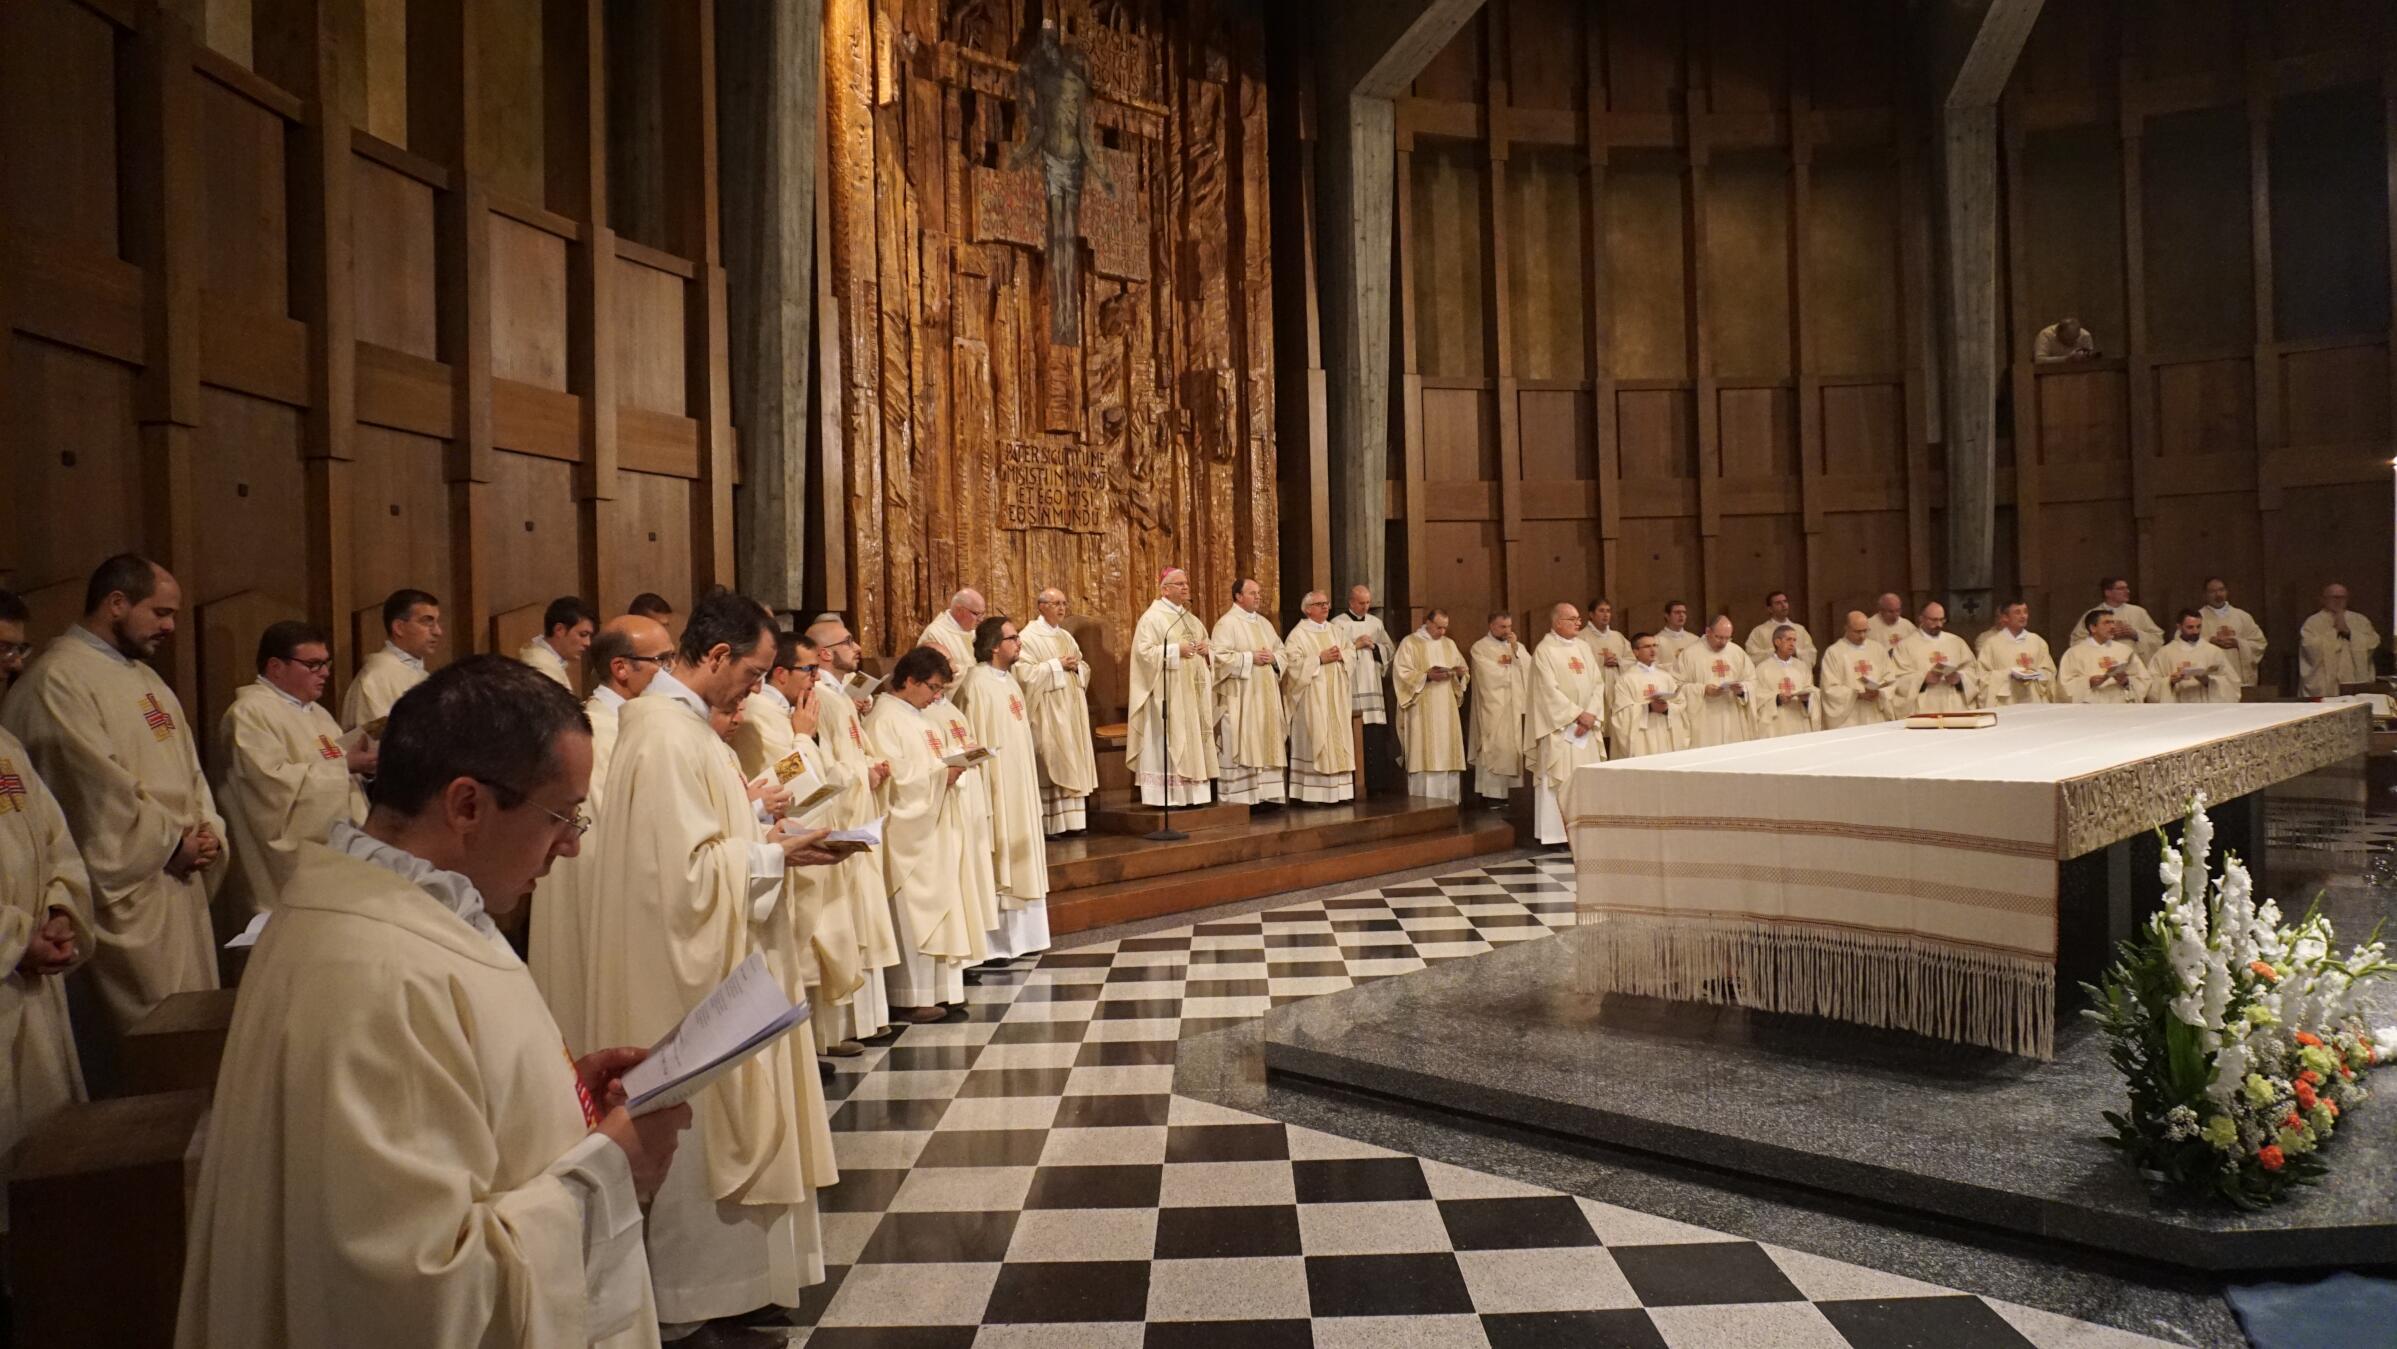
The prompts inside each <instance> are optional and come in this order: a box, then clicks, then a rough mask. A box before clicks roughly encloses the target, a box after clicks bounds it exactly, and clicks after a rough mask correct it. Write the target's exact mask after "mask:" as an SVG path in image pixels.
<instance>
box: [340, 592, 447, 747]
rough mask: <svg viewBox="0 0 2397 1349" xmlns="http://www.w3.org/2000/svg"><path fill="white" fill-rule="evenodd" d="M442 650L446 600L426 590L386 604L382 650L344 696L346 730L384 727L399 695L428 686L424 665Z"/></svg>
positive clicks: (401, 595)
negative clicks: (421, 686)
mask: <svg viewBox="0 0 2397 1349" xmlns="http://www.w3.org/2000/svg"><path fill="white" fill-rule="evenodd" d="M440 648H441V601H439V600H437V599H434V598H433V597H432V596H431V595H429V594H427V593H426V592H424V591H422V590H408V589H401V590H394V591H392V592H391V594H390V595H388V596H386V597H385V598H384V600H383V649H382V650H380V651H377V652H375V653H374V654H373V655H370V656H368V657H367V658H366V661H365V663H364V664H362V665H360V666H359V667H358V673H357V674H356V675H355V676H353V677H352V678H351V679H350V687H349V691H348V692H347V693H344V694H343V695H342V696H341V728H342V729H343V730H345V731H355V730H357V729H358V728H359V727H361V726H375V725H379V724H380V723H381V722H382V720H383V718H385V717H388V716H390V715H391V707H392V704H394V703H397V702H398V701H399V700H400V695H401V694H403V693H406V692H407V691H408V690H410V689H412V688H415V687H416V686H417V685H418V684H420V683H423V682H424V675H425V662H426V661H428V660H431V659H432V658H433V653H434V652H435V651H438V650H439V649H440Z"/></svg>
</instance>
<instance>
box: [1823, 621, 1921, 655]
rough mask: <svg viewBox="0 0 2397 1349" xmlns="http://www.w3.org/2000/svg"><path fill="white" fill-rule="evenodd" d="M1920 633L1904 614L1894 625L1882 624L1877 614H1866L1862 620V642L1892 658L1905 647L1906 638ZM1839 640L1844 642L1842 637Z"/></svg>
mask: <svg viewBox="0 0 2397 1349" xmlns="http://www.w3.org/2000/svg"><path fill="white" fill-rule="evenodd" d="M1921 631H1922V629H1920V628H1918V627H1916V626H1914V620H1913V619H1911V618H1908V617H1906V616H1905V615H1904V614H1900V615H1898V621H1897V622H1895V623H1884V622H1882V621H1881V615H1880V614H1879V613H1872V614H1868V615H1866V616H1865V620H1864V640H1865V641H1866V642H1867V643H1869V644H1871V645H1873V646H1877V647H1880V648H1881V649H1882V650H1883V651H1886V652H1888V653H1889V654H1890V655H1892V656H1894V655H1896V654H1898V650H1899V648H1901V647H1903V646H1905V645H1906V640H1907V639H1908V638H1910V637H1912V636H1914V635H1915V634H1916V633H1918V632H1921ZM1841 640H1842V641H1845V640H1846V638H1844V637H1843V638H1841Z"/></svg>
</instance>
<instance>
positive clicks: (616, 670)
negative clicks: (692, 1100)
mask: <svg viewBox="0 0 2397 1349" xmlns="http://www.w3.org/2000/svg"><path fill="white" fill-rule="evenodd" d="M583 663H584V664H585V665H586V666H588V667H589V670H590V676H591V696H590V697H588V698H585V699H584V700H583V719H584V720H586V721H588V722H590V723H591V785H590V787H589V789H588V790H587V791H586V792H585V793H584V796H583V814H584V816H585V817H586V818H596V817H597V816H598V815H599V807H600V803H601V802H602V801H603V800H605V799H606V795H607V780H608V763H609V761H610V760H611V759H612V758H613V757H614V756H615V752H616V728H617V713H618V712H620V711H621V710H622V709H623V707H624V704H625V703H626V702H627V701H628V700H630V699H633V698H638V697H640V696H641V692H642V690H644V689H646V688H648V687H649V681H650V680H651V678H653V677H654V676H655V675H656V674H657V672H658V671H660V670H663V669H665V668H667V667H668V666H670V665H672V664H673V663H674V639H673V638H672V637H670V636H668V635H666V630H665V628H663V627H661V626H659V625H658V624H657V623H656V622H655V621H654V620H651V619H647V618H640V617H636V616H634V615H631V614H626V615H624V616H623V617H621V618H612V619H609V620H608V623H607V626H605V627H603V628H601V629H600V630H599V633H598V635H597V636H595V637H593V638H592V639H591V645H590V647H589V648H588V649H587V650H585V651H584V652H583ZM598 855H599V849H598V846H597V843H596V840H594V839H592V838H591V837H590V835H588V834H585V835H584V836H583V846H582V848H581V849H580V850H579V851H576V852H573V853H569V854H567V855H566V856H563V857H560V858H559V859H558V860H557V861H555V862H552V863H550V866H549V874H548V875H546V876H543V877H542V878H541V883H540V884H539V885H537V886H535V887H533V899H532V905H533V910H532V913H531V914H530V915H528V916H527V918H526V920H525V926H526V929H527V932H526V937H525V952H526V953H525V967H526V968H527V969H529V970H531V971H532V974H533V982H534V983H535V984H538V985H539V986H540V988H541V996H542V998H543V999H544V1000H545V1001H547V1002H548V1003H549V1014H550V1015H551V1016H552V1017H554V1018H556V1020H557V1023H558V1029H559V1030H561V1031H564V1032H565V1033H566V1043H568V1044H575V1045H579V1044H583V1043H586V1042H587V1041H588V1040H589V1039H590V1036H589V1035H588V1034H587V1033H586V1028H585V1026H584V1024H583V1008H584V997H585V994H584V989H583V978H584V974H585V972H586V970H587V968H588V964H589V960H590V953H589V952H588V951H587V950H586V949H585V945H584V941H583V924H584V922H585V920H586V914H585V912H584V906H585V905H587V904H588V903H589V902H590V899H589V896H590V893H591V889H592V887H593V886H594V885H596V884H597V874H598V873H597V869H596V868H597V864H598Z"/></svg>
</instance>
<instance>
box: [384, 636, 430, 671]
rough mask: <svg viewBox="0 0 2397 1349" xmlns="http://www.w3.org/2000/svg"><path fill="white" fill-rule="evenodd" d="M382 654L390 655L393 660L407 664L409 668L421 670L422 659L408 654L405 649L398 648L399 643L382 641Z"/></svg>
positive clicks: (422, 666) (422, 665)
mask: <svg viewBox="0 0 2397 1349" xmlns="http://www.w3.org/2000/svg"><path fill="white" fill-rule="evenodd" d="M383 654H384V655H386V656H389V657H391V658H392V659H393V660H396V661H398V662H399V663H400V664H402V665H405V666H407V667H408V668H409V669H411V670H422V669H423V668H424V661H422V660H421V659H419V658H417V657H415V656H411V655H409V654H408V653H407V652H405V651H402V650H400V649H399V645H398V644H397V643H395V642H385V643H383Z"/></svg>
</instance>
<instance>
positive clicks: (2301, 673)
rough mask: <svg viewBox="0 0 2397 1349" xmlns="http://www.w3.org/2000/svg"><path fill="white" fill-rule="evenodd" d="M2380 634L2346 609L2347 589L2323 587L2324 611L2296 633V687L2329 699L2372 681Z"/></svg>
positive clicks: (2366, 620) (2363, 619) (2332, 586)
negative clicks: (2343, 689)
mask: <svg viewBox="0 0 2397 1349" xmlns="http://www.w3.org/2000/svg"><path fill="white" fill-rule="evenodd" d="M2379 648H2380V634H2379V633H2378V632H2375V631H2374V630H2373V628H2372V620H2371V619H2368V618H2366V617H2364V616H2363V615H2362V614H2359V613H2356V612H2355V611H2354V610H2352V609H2349V608H2348V607H2347V587H2345V586H2343V585H2340V584H2339V583H2338V582H2336V581H2333V582H2331V583H2330V584H2329V585H2326V586H2324V587H2322V608H2321V609H2320V610H2319V611H2318V612H2316V613H2315V614H2314V616H2313V617H2312V618H2309V619H2307V620H2306V621H2305V626H2304V627H2302V628H2300V629H2298V630H2297V684H2298V688H2299V690H2300V691H2301V692H2303V693H2304V694H2305V696H2306V697H2308V698H2328V697H2330V696H2332V695H2333V694H2336V693H2337V692H2338V691H2339V686H2340V685H2342V684H2363V683H2368V682H2370V681H2371V679H2372V653H2373V652H2374V651H2376V650H2378V649H2379Z"/></svg>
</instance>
